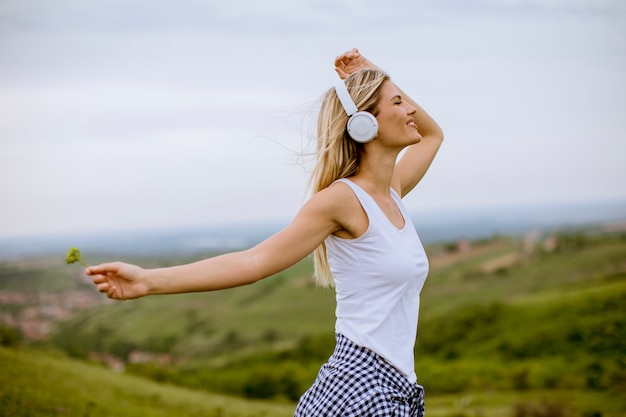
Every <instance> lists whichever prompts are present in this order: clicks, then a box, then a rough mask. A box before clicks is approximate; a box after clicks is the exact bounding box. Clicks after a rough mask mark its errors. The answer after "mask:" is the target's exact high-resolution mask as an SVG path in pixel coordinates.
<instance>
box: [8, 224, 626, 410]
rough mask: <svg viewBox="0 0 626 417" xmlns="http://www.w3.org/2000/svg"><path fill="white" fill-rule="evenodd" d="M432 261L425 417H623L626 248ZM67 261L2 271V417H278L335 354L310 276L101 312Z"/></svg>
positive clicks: (558, 248)
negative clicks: (134, 416)
mask: <svg viewBox="0 0 626 417" xmlns="http://www.w3.org/2000/svg"><path fill="white" fill-rule="evenodd" d="M427 251H428V253H429V258H430V262H431V272H430V274H429V278H428V281H427V284H426V286H425V288H424V290H423V292H422V308H421V312H420V327H419V335H418V343H417V348H416V370H417V373H418V378H419V382H420V383H421V384H422V385H424V386H425V388H426V393H427V397H426V398H427V402H426V406H427V415H428V416H441V417H474V416H476V417H478V416H484V417H490V416H504V417H507V416H510V417H525V416H529V417H542V416H543V417H548V416H554V417H559V416H563V417H570V416H571V417H617V416H626V398H625V396H624V395H623V393H624V392H626V359H625V358H626V356H625V355H624V353H625V352H626V236H625V235H624V234H623V233H620V232H613V233H609V232H605V231H603V230H601V229H593V230H582V231H567V232H559V233H552V234H549V235H537V236H532V239H531V238H530V237H529V238H527V239H513V238H506V237H499V238H492V239H488V240H485V241H479V242H461V243H456V242H455V243H450V244H442V245H433V246H431V247H428V248H427ZM63 255H64V254H61V255H60V256H59V257H51V258H38V259H30V260H20V261H5V262H4V263H2V264H1V265H0V295H1V297H2V298H1V299H0V300H1V301H3V302H2V304H1V305H0V314H1V316H0V318H3V320H4V323H5V324H4V326H3V327H2V332H1V334H0V342H2V345H5V346H6V347H5V348H3V349H2V350H0V366H1V367H2V369H3V372H2V373H1V375H0V388H1V392H2V394H0V409H2V410H3V411H4V410H10V413H9V412H7V413H5V414H3V415H11V416H13V415H14V416H39V415H42V416H43V415H80V416H118V415H124V416H133V415H142V416H152V415H155V416H158V415H177V416H178V415H185V416H194V415H203V416H212V415H215V416H234V417H235V416H263V415H268V416H270V415H271V416H282V415H285V416H287V415H292V413H293V408H294V405H295V401H296V400H297V398H298V396H299V395H300V394H301V393H302V392H303V391H304V390H305V389H306V388H307V387H308V385H310V383H311V382H312V380H313V379H314V378H315V374H316V373H317V370H318V369H319V366H320V365H321V364H322V363H323V362H324V360H325V359H326V358H327V357H328V355H329V354H330V352H331V351H332V348H333V341H334V340H333V313H334V294H333V292H332V290H325V289H320V288H316V287H315V285H314V284H313V283H312V281H311V278H310V274H311V265H310V263H309V262H308V261H304V262H302V263H300V264H298V265H296V266H295V267H293V268H291V269H290V270H288V271H285V272H283V273H281V274H278V275H277V276H275V277H271V278H268V279H266V280H264V281H262V282H259V283H257V284H254V285H251V286H247V287H242V288H237V289H232V290H227V291H222V292H216V293H203V294H188V295H178V296H162V297H152V298H146V299H142V300H136V301H131V302H108V301H106V300H104V299H103V298H102V297H101V296H100V295H99V294H97V293H95V292H94V290H93V288H91V287H90V286H89V284H88V283H86V280H85V279H84V277H82V276H81V272H80V268H79V267H75V266H73V265H70V266H68V265H64V264H63ZM89 257H91V259H90V261H91V262H94V263H95V262H98V261H99V260H101V257H102V255H98V254H89ZM128 260H129V261H132V262H137V263H140V264H142V265H145V266H158V265H168V264H172V263H178V262H183V261H188V260H192V258H188V259H163V258H159V259H128ZM53 306H54V307H56V310H55V309H54V308H52V307H53ZM46 312H47V313H46ZM55 312H56V313H55ZM50 317H53V318H54V319H50ZM26 318H29V320H30V321H28V320H26ZM37 318H38V319H39V321H37ZM33 321H35V322H36V323H35V324H37V325H35V324H33ZM24 323H29V324H30V325H31V327H26V326H25V325H24ZM33 328H34V329H39V333H38V332H37V331H35V330H33ZM41 329H44V330H41Z"/></svg>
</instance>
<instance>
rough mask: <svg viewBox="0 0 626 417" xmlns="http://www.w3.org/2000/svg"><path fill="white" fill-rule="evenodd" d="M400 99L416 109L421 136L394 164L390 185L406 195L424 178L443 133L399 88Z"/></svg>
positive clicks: (416, 118)
mask: <svg viewBox="0 0 626 417" xmlns="http://www.w3.org/2000/svg"><path fill="white" fill-rule="evenodd" d="M396 88H398V90H400V93H401V95H402V99H403V100H405V101H407V102H408V103H410V104H411V105H412V106H413V107H415V108H416V109H417V111H416V112H415V115H414V116H413V117H414V118H415V124H417V130H418V131H419V133H420V135H421V136H422V140H421V141H420V142H419V143H416V144H414V145H411V146H409V147H408V148H406V151H405V152H404V154H403V155H402V157H401V158H400V160H399V161H398V162H397V164H396V168H395V170H394V174H393V180H392V184H393V185H394V186H395V188H396V189H399V190H400V195H401V196H402V197H404V196H405V195H407V194H408V193H409V192H410V191H411V190H412V189H413V188H414V187H415V186H416V185H417V184H418V183H419V182H420V181H421V179H422V178H423V177H424V175H425V174H426V171H428V168H429V167H430V164H431V163H432V161H433V159H434V158H435V155H437V151H438V150H439V147H440V146H441V143H442V142H443V131H442V130H441V127H439V125H438V124H437V122H435V120H434V119H433V118H432V117H430V115H429V114H428V113H426V111H424V109H423V108H422V107H421V106H420V105H419V104H417V103H416V102H415V101H414V100H413V99H412V98H411V97H409V96H408V95H407V94H405V93H404V92H403V91H402V90H401V89H400V87H398V86H397V85H396Z"/></svg>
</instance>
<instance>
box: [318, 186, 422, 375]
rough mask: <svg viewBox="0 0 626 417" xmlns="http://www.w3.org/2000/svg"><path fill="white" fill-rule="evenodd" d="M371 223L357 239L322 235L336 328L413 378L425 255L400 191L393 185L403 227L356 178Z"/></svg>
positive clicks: (355, 187) (358, 193)
mask: <svg viewBox="0 0 626 417" xmlns="http://www.w3.org/2000/svg"><path fill="white" fill-rule="evenodd" d="M338 181H341V182H343V183H345V184H348V185H349V186H350V187H351V188H352V190H353V191H354V193H355V194H356V196H357V198H358V199H359V202H360V203H361V206H362V207H363V209H364V210H365V213H367V217H368V219H369V226H368V228H367V230H366V232H365V233H364V234H363V235H361V236H359V237H358V238H356V239H343V238H340V237H337V236H334V235H330V236H329V237H327V238H326V240H325V243H326V255H327V257H328V263H329V265H330V269H331V271H332V273H333V277H334V280H335V286H336V298H337V309H336V316H337V321H336V325H335V330H336V331H337V332H338V333H341V334H343V335H344V336H346V337H347V338H348V339H350V340H352V341H353V342H354V343H356V344H358V345H360V346H363V347H366V348H368V349H370V350H372V351H374V352H376V353H377V354H379V355H380V356H382V357H383V358H385V359H386V360H387V361H388V362H389V363H390V364H391V365H393V366H394V367H396V368H397V369H398V370H399V371H400V372H402V373H403V374H404V375H406V376H407V378H408V379H409V381H411V382H415V381H416V379H417V378H416V375H415V365H414V352H413V349H414V347H415V338H416V336H417V320H418V311H419V305H420V291H421V290H422V287H423V286H424V281H425V280H426V275H427V274H428V259H427V257H426V253H425V252H424V247H423V246H422V243H421V241H420V239H419V237H418V235H417V232H416V231H415V227H414V226H413V222H412V221H411V218H410V217H409V215H408V213H407V211H406V208H405V207H404V204H402V200H401V199H400V196H399V195H398V194H397V193H396V192H395V191H394V190H393V189H391V195H392V197H393V199H394V200H395V202H396V204H397V205H398V208H399V209H400V212H401V213H402V217H403V218H404V227H402V228H401V229H398V228H397V227H396V226H395V225H394V224H393V223H391V221H390V220H389V219H388V218H387V216H386V215H385V214H384V213H383V211H382V209H381V208H380V207H379V206H378V204H377V203H376V201H374V199H373V198H372V197H371V196H370V195H369V194H367V192H365V190H363V189H362V188H361V187H359V186H358V185H357V184H355V183H354V182H352V181H350V180H348V179H345V178H344V179H340V180H338Z"/></svg>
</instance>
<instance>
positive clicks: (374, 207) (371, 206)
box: [337, 178, 382, 220]
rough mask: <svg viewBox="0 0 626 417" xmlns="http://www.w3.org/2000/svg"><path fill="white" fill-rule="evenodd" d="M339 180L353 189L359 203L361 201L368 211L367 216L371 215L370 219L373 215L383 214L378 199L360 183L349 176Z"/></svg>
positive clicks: (366, 211)
mask: <svg viewBox="0 0 626 417" xmlns="http://www.w3.org/2000/svg"><path fill="white" fill-rule="evenodd" d="M337 181H339V182H343V183H344V184H347V185H348V186H349V187H350V188H351V189H352V191H353V192H354V194H355V195H356V197H357V198H358V200H359V203H361V206H362V207H363V209H364V210H365V213H367V216H368V217H370V220H371V219H372V216H375V217H377V218H379V217H380V215H382V211H381V210H380V208H379V207H378V204H377V203H376V201H374V199H373V198H372V196H370V195H369V194H368V193H367V192H366V191H365V190H364V189H363V188H361V187H360V186H359V185H358V184H356V183H355V182H354V181H352V180H350V179H348V178H340V179H338V180H337Z"/></svg>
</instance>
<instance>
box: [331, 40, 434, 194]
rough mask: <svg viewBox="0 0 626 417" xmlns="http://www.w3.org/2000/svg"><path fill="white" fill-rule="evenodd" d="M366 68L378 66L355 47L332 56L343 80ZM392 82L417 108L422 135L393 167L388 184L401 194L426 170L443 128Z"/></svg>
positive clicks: (415, 183)
mask: <svg viewBox="0 0 626 417" xmlns="http://www.w3.org/2000/svg"><path fill="white" fill-rule="evenodd" d="M366 68H374V69H380V68H378V67H377V66H376V65H375V64H373V63H372V62H371V61H369V60H368V59H367V58H365V57H364V56H363V55H361V54H360V53H359V51H358V50H357V49H356V48H354V49H352V50H350V51H347V52H344V53H343V54H341V55H339V56H338V57H336V58H335V71H336V72H337V74H338V75H339V77H340V78H341V79H345V78H346V77H347V76H348V75H350V74H352V73H354V72H356V71H359V70H361V69H366ZM394 85H395V86H396V88H398V90H399V91H400V93H401V95H402V99H403V100H405V101H407V102H408V103H409V104H411V105H412V106H413V107H415V108H416V109H417V111H416V112H415V115H414V118H415V123H416V124H417V130H418V131H419V132H420V135H421V136H422V140H421V141H420V142H419V143H417V144H415V145H411V146H409V147H408V148H407V149H406V151H405V153H404V154H403V155H402V157H401V158H400V160H399V161H398V163H397V164H396V168H395V170H394V176H393V180H392V186H393V187H394V188H395V189H396V190H399V191H400V195H401V196H402V197H404V196H405V195H407V194H408V193H409V192H410V191H411V190H412V189H413V188H414V187H415V186H416V185H417V184H418V183H419V182H420V180H421V179H422V178H423V177H424V175H425V174H426V171H428V168H429V167H430V164H431V163H432V161H433V159H434V158H435V155H436V154H437V151H438V150H439V147H440V146H441V143H442V141H443V131H442V130H441V128H440V127H439V125H438V124H437V122H435V120H434V119H433V118H432V117H430V115H429V114H428V113H426V111H424V109H423V108H422V107H421V106H420V105H419V104H417V103H416V102H415V100H413V99H412V98H411V97H409V96H408V95H407V94H406V93H405V92H403V91H402V89H401V88H400V87H398V85H396V84H395V83H394Z"/></svg>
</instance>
